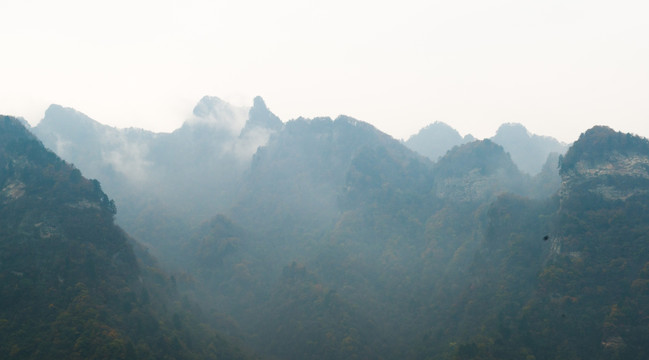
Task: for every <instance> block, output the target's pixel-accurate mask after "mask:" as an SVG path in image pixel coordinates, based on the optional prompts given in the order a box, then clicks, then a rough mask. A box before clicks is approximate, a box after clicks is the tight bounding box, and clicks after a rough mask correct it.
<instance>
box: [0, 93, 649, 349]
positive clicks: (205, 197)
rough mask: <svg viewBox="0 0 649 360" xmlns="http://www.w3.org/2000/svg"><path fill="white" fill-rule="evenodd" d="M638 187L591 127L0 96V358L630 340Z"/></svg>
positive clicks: (625, 159) (620, 152)
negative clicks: (401, 120)
mask: <svg viewBox="0 0 649 360" xmlns="http://www.w3.org/2000/svg"><path fill="white" fill-rule="evenodd" d="M648 207H649V140H647V139H645V138H642V137H639V136H636V135H633V134H626V133H621V132H617V131H615V130H614V129H611V128H609V127H605V126H595V127H592V128H590V129H584V132H583V133H582V134H581V136H580V137H579V138H578V139H576V140H575V142H574V143H572V144H564V143H562V142H560V141H557V140H556V139H554V138H551V137H546V136H539V135H535V134H531V133H530V132H529V131H527V129H526V128H525V127H523V125H520V124H511V123H510V124H503V125H502V126H501V127H500V128H499V129H498V132H497V133H496V135H495V136H493V137H492V138H488V139H482V140H479V139H476V138H474V137H473V136H471V135H466V136H461V135H460V134H459V133H458V132H457V131H456V130H455V129H453V128H451V127H450V126H448V125H446V124H444V123H441V122H436V123H433V124H430V125H429V126H427V127H425V128H423V129H421V130H420V131H419V132H418V133H417V134H414V135H413V136H411V137H410V138H409V139H408V140H407V141H400V140H396V139H394V138H392V137H391V136H389V135H387V134H385V133H383V132H381V131H379V130H378V129H376V128H375V127H374V126H372V125H370V124H368V123H365V122H363V121H359V120H356V119H354V118H351V117H347V116H339V117H338V118H336V119H331V118H325V117H323V118H312V119H306V118H297V119H293V120H290V121H286V122H284V121H282V120H281V119H279V118H278V117H277V116H276V115H274V114H273V113H272V112H271V111H270V109H269V108H268V107H267V106H266V104H265V102H264V100H263V99H262V98H260V97H257V98H255V99H254V101H253V104H252V106H251V107H238V106H233V105H231V104H229V103H227V102H225V101H223V100H221V99H219V98H216V97H209V96H206V97H204V98H202V99H201V100H200V101H199V102H198V104H197V105H196V107H195V108H194V111H193V115H192V117H191V118H190V119H187V120H186V121H185V122H184V124H183V125H182V126H181V127H180V128H178V129H177V130H175V131H173V132H171V133H155V132H150V131H147V130H142V129H135V128H128V129H118V128H114V127H110V126H106V125H103V124H100V123H99V122H97V121H95V120H93V119H91V118H90V117H88V116H86V115H84V114H82V113H80V112H78V111H76V110H74V109H71V108H65V107H62V106H59V105H52V106H50V107H49V109H48V110H47V111H46V113H45V116H44V118H43V119H42V120H41V122H40V123H39V124H38V125H37V126H34V127H31V126H29V125H28V124H27V123H26V122H25V121H24V120H22V119H20V118H15V117H11V116H0V358H2V359H273V360H274V359H290V360H292V359H295V360H297V359H323V360H324V359H384V360H388V359H413V360H414V359H421V360H424V359H426V360H451V359H453V360H455V359H462V360H469V359H475V360H478V359H481V360H483V359H526V360H541V359H548V360H554V359H557V360H558V359H638V360H640V359H648V358H649V209H648Z"/></svg>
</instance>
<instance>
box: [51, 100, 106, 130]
mask: <svg viewBox="0 0 649 360" xmlns="http://www.w3.org/2000/svg"><path fill="white" fill-rule="evenodd" d="M48 123H50V124H52V123H58V124H63V123H65V124H70V125H72V124H75V125H76V126H81V125H83V126H93V125H98V124H99V123H98V122H97V121H95V120H93V119H91V118H90V117H89V116H88V115H86V114H84V113H82V112H80V111H77V110H75V109H73V108H71V107H63V106H61V105H58V104H52V105H50V106H49V107H48V108H47V110H45V117H43V120H42V121H41V123H40V124H39V125H38V126H42V125H43V124H48ZM46 126H47V125H46Z"/></svg>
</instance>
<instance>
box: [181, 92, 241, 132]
mask: <svg viewBox="0 0 649 360" xmlns="http://www.w3.org/2000/svg"><path fill="white" fill-rule="evenodd" d="M248 111H249V108H248V107H245V106H234V105H232V104H230V103H228V102H226V101H224V100H221V99H220V98H218V97H216V96H203V98H202V99H201V100H200V101H199V102H198V103H197V104H196V106H195V107H194V110H193V114H194V118H193V119H191V120H190V121H188V122H186V123H185V125H197V124H200V125H209V126H211V127H214V128H216V129H220V130H226V131H227V132H230V133H233V134H237V133H238V132H240V131H241V129H242V128H243V126H244V125H245V123H246V119H247V118H248Z"/></svg>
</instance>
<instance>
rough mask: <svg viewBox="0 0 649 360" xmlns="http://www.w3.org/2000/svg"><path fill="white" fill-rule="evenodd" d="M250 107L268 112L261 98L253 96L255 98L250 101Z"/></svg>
mask: <svg viewBox="0 0 649 360" xmlns="http://www.w3.org/2000/svg"><path fill="white" fill-rule="evenodd" d="M252 107H253V108H257V109H265V110H268V107H267V106H266V102H264V99H262V97H261V96H255V98H254V99H253V100H252Z"/></svg>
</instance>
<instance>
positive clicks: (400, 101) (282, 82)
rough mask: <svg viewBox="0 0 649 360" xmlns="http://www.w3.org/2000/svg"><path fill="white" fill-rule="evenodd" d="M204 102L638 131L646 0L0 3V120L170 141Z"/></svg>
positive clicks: (291, 113) (487, 131)
mask: <svg viewBox="0 0 649 360" xmlns="http://www.w3.org/2000/svg"><path fill="white" fill-rule="evenodd" d="M204 95H211V96H218V97H220V98H222V99H223V100H226V101H228V102H230V103H232V104H234V105H252V99H253V97H254V96H256V95H260V96H262V97H263V98H264V100H265V101H266V104H267V105H268V107H269V108H270V109H271V110H272V111H273V112H274V113H275V114H277V115H278V116H279V117H280V118H281V119H282V120H283V121H287V120H290V119H293V118H296V117H299V116H304V117H315V116H331V117H335V116H337V115H339V114H345V115H349V116H352V117H354V118H357V119H359V120H362V121H366V122H369V123H371V124H373V125H374V126H376V127H377V128H379V129H380V130H382V131H384V132H386V133H388V134H390V135H392V136H394V137H395V138H397V139H401V138H403V139H407V138H408V137H409V136H410V135H412V134H414V133H416V132H417V131H418V130H419V129H420V128H422V127H424V126H426V125H427V124H429V123H432V122H435V121H443V122H445V123H447V124H449V125H451V126H452V127H454V128H456V129H457V130H458V131H459V132H460V133H462V134H467V133H472V134H473V135H474V136H476V137H479V138H483V137H489V136H492V135H493V134H494V133H495V131H496V129H497V128H498V126H499V125H500V124H502V123H505V122H519V123H522V124H523V125H525V126H526V127H527V128H528V130H530V131H531V132H533V133H537V134H540V135H549V136H554V137H556V138H558V139H560V140H562V141H566V142H570V141H573V140H575V139H576V138H577V137H578V136H579V134H580V133H581V132H583V131H585V130H586V129H588V128H589V127H591V126H593V125H596V124H604V125H609V126H611V127H613V128H614V129H616V130H620V131H625V132H633V133H636V134H639V135H642V136H645V137H649V2H648V1H646V0H638V1H625V0H621V1H597V0H595V1H592V0H588V1H586V0H584V1H576V0H561V1H558V0H557V1H555V0H544V1H532V0H530V1H526V0H517V1H489V0H460V1H433V0H429V1H409V0H405V1H404V0H401V1H391V2H387V1H380V0H379V1H353V0H346V1H338V0H329V1H308V0H301V1H298V0H278V1H259V0H243V1H242V0H237V1H203V0H193V1H192V0H189V1H188V0H182V1H181V0H178V1H170V0H166V1H137V0H129V1H124V0H113V1H101V2H100V1H91V0H78V1H73V0H63V1H45V0H0V113H1V114H6V115H14V116H22V117H24V118H26V119H27V120H28V121H29V122H30V123H31V124H32V125H35V124H37V123H38V121H40V119H41V118H42V117H43V114H44V111H45V109H46V108H47V107H48V106H49V104H52V103H56V104H60V105H63V106H66V107H73V108H75V109H77V110H78V111H81V112H83V113H85V114H86V115H88V116H90V117H91V118H93V119H95V120H97V121H99V122H101V123H104V124H109V125H113V126H117V127H129V126H134V127H141V128H145V129H149V130H154V131H171V130H173V129H175V128H177V127H179V126H180V125H181V124H182V122H183V121H184V120H186V119H187V118H189V117H190V115H191V111H192V108H193V106H194V105H195V104H196V102H198V100H200V98H201V97H202V96H204Z"/></svg>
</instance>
